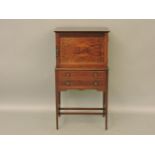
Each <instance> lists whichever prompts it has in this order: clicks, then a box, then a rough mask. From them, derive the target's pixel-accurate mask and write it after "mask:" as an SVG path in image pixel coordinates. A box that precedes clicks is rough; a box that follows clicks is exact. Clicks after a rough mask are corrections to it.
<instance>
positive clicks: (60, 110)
mask: <svg viewBox="0 0 155 155" xmlns="http://www.w3.org/2000/svg"><path fill="white" fill-rule="evenodd" d="M55 32H56V59H57V61H56V69H55V81H56V82H55V94H56V129H59V117H60V116H61V115H102V116H103V117H105V129H106V130H107V129H108V66H107V65H108V32H109V31H108V30H105V31H102V30H101V31H100V30H99V31H98V30H97V31H96V30H94V29H93V31H91V34H93V35H97V36H100V35H101V36H102V35H104V36H105V39H104V44H105V48H106V49H105V53H104V54H105V60H104V64H102V65H100V66H99V65H93V66H92V67H89V68H87V67H85V68H84V67H82V68H75V67H74V66H73V67H72V66H70V67H69V66H68V68H67V66H63V65H62V66H61V65H60V38H61V37H62V36H70V35H71V36H72V35H75V36H79V37H80V36H82V35H83V33H85V35H88V36H89V35H90V36H91V34H90V31H81V30H80V31H76V30H74V29H71V31H69V30H68V29H67V30H65V31H63V29H60V30H59V29H57V30H56V31H55ZM86 65H87V64H86ZM72 70H73V71H82V70H84V71H92V72H93V71H102V72H104V73H105V79H104V88H102V87H94V89H96V90H97V91H102V95H103V106H102V108H97V107H94V108H82V107H68V108H65V107H61V91H64V90H70V89H75V87H74V86H73V87H65V89H64V88H63V87H60V86H59V85H60V81H59V76H58V72H59V71H72ZM81 89H82V90H86V89H90V88H87V87H82V88H80V90H81ZM66 110H67V112H66ZM75 110H76V111H77V112H75ZM84 110H87V111H89V110H90V111H91V112H84ZM68 111H69V112H68ZM92 111H95V112H92ZM96 111H98V112H96Z"/></svg>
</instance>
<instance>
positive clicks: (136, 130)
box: [0, 111, 155, 135]
mask: <svg viewBox="0 0 155 155" xmlns="http://www.w3.org/2000/svg"><path fill="white" fill-rule="evenodd" d="M0 122H1V123H0V134H1V135H130V134H133V135H140V134H141V135H149V134H155V114H154V115H153V114H144V113H138V114H136V113H128V114H127V113H110V114H109V129H108V130H107V131H106V130H105V129H104V118H103V117H102V116H94V115H93V116H86V115H84V116H79V115H77V116H75V115H73V116H71V115H68V116H66V115H65V116H61V117H60V119H59V125H60V129H59V130H56V129H55V113H54V112H53V113H52V112H50V111H48V112H39V111H37V112H32V111H31V112H27V111H25V112H17V111H2V112H0Z"/></svg>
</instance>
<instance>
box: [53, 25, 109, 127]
mask: <svg viewBox="0 0 155 155" xmlns="http://www.w3.org/2000/svg"><path fill="white" fill-rule="evenodd" d="M108 32H109V30H108V29H107V28H104V27H103V28H101V27H98V28H97V27H96V28H93V27H87V28H86V27H85V28H75V27H74V28H73V27H66V28H56V29H55V34H56V68H55V81H56V85H55V86H56V87H55V89H56V128H57V129H58V126H59V122H58V121H59V117H60V116H61V115H72V114H77V115H78V114H86V115H102V116H104V117H105V129H107V128H108ZM71 89H77V90H88V89H95V90H97V91H102V92H103V103H102V108H97V107H94V108H82V107H70V108H69V107H67V108H65V107H61V91H65V90H71Z"/></svg>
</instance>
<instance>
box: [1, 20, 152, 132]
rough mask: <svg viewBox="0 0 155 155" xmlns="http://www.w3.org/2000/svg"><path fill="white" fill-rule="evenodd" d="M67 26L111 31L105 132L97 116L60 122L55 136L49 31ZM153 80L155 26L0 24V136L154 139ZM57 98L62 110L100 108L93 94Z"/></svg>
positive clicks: (120, 22) (148, 22)
mask: <svg viewBox="0 0 155 155" xmlns="http://www.w3.org/2000/svg"><path fill="white" fill-rule="evenodd" d="M67 26H69V27H73V26H75V27H88V26H91V27H105V26H106V27H108V28H109V29H110V31H111V32H110V34H109V68H110V75H109V113H110V118H109V119H110V122H109V126H110V129H109V130H108V131H107V132H105V131H104V119H103V118H98V116H97V117H96V116H90V117H87V116H84V117H82V116H73V117H71V116H65V117H63V118H61V123H60V124H61V125H60V126H61V130H60V131H59V132H57V131H56V130H55V75H54V69H55V36H54V32H53V30H54V28H55V27H67ZM154 79H155V20H0V122H1V123H0V134H88V133H89V134H138V133H140V134H154V133H155V126H153V122H154V121H155V117H154V113H155V104H154V102H155V93H154V90H155V82H154ZM62 98H63V103H62V104H63V105H64V106H69V105H72V106H78V105H80V106H81V105H82V106H101V105H102V104H101V102H102V96H101V93H100V92H97V91H66V92H63V93H62ZM120 114H121V116H120ZM115 115H116V116H115ZM125 116H128V117H125ZM133 116H135V117H133ZM122 119H123V120H122ZM150 119H151V120H150ZM97 123H98V124H97ZM130 123H131V124H130ZM147 123H149V124H147ZM95 125H96V126H95ZM102 126H103V127H102ZM131 126H132V127H131ZM133 126H134V127H133ZM88 127H89V130H88ZM81 128H82V129H81ZM133 129H135V130H133ZM150 130H151V131H150ZM88 131H89V132H88Z"/></svg>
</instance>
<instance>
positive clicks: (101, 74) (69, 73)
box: [57, 71, 106, 79]
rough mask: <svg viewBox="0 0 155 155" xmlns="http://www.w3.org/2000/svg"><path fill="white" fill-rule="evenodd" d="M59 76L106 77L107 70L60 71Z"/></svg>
mask: <svg viewBox="0 0 155 155" xmlns="http://www.w3.org/2000/svg"><path fill="white" fill-rule="evenodd" d="M57 74H58V77H59V78H61V79H62V78H63V79H75V78H76V79H105V75H106V74H105V71H58V72H57Z"/></svg>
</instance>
